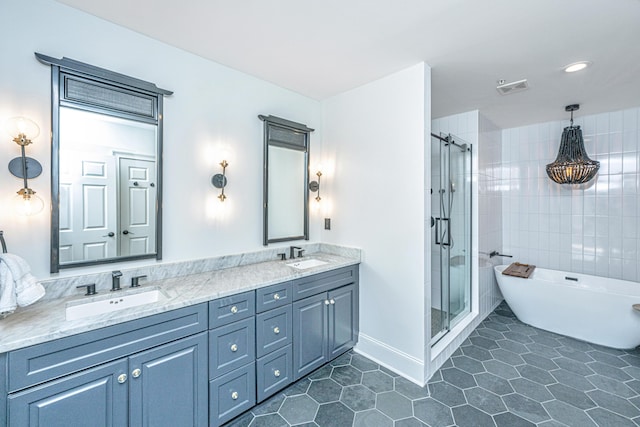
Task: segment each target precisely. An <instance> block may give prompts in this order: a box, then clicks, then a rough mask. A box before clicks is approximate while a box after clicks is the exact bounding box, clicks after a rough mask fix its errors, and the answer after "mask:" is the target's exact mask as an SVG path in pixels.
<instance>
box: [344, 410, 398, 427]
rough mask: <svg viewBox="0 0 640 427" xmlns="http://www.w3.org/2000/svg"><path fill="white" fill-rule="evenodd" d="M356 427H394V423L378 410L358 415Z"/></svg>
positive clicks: (354, 422)
mask: <svg viewBox="0 0 640 427" xmlns="http://www.w3.org/2000/svg"><path fill="white" fill-rule="evenodd" d="M353 425H354V427H393V421H392V420H391V419H390V418H389V417H387V416H386V415H384V414H383V413H382V412H380V411H378V410H376V409H370V410H368V411H363V412H358V413H356V417H355V420H354V421H353Z"/></svg>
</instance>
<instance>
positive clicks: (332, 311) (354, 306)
mask: <svg viewBox="0 0 640 427" xmlns="http://www.w3.org/2000/svg"><path fill="white" fill-rule="evenodd" d="M356 342H358V293H357V287H356V285H349V286H343V287H341V288H338V289H334V290H333V291H331V292H329V360H331V359H333V358H335V357H337V356H339V355H340V354H342V353H344V352H345V351H347V350H349V349H350V348H352V347H353V346H355V345H356Z"/></svg>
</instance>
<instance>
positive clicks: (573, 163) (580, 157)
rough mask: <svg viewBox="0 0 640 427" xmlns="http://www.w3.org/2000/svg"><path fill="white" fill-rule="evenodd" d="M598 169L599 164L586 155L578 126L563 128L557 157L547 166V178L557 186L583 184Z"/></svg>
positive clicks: (594, 174)
mask: <svg viewBox="0 0 640 427" xmlns="http://www.w3.org/2000/svg"><path fill="white" fill-rule="evenodd" d="M572 121H573V120H572ZM599 169H600V162H598V161H596V160H591V159H590V158H589V156H588V155H587V151H586V150H585V148H584V139H583V138H582V130H581V129H580V126H573V125H572V126H568V127H566V128H564V130H563V131H562V140H561V142H560V149H559V150H558V157H556V160H555V161H554V162H553V163H549V164H548V165H547V175H549V178H551V180H553V181H554V182H557V183H558V184H583V183H585V182H588V181H590V180H591V179H592V178H593V177H594V176H596V174H597V173H598V170H599Z"/></svg>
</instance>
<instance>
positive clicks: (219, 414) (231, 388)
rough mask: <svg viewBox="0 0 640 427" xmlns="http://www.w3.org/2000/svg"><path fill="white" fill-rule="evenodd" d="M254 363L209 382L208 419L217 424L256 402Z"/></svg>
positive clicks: (212, 423)
mask: <svg viewBox="0 0 640 427" xmlns="http://www.w3.org/2000/svg"><path fill="white" fill-rule="evenodd" d="M255 369H256V365H255V363H251V364H249V365H247V366H243V367H242V368H240V369H236V370H235V371H233V372H230V373H228V374H226V375H224V376H222V377H220V378H218V379H216V380H213V381H211V382H210V383H209V405H210V412H209V420H210V425H211V426H219V425H222V424H224V423H225V422H227V421H229V420H230V419H232V418H234V417H235V416H237V415H239V414H241V413H243V412H244V411H246V410H247V409H249V408H251V407H252V406H253V405H255V404H256V371H255Z"/></svg>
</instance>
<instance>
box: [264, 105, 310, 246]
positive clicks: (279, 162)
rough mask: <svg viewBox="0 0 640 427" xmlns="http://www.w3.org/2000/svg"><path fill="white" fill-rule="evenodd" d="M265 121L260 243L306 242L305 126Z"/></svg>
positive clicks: (307, 201)
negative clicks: (261, 235) (261, 237)
mask: <svg viewBox="0 0 640 427" xmlns="http://www.w3.org/2000/svg"><path fill="white" fill-rule="evenodd" d="M258 117H259V118H260V120H262V121H263V122H264V180H263V182H264V204H263V216H264V239H263V244H264V245H265V246H266V245H268V244H269V243H277V242H286V241H290V240H309V190H308V188H307V185H308V184H307V183H308V182H309V134H310V133H311V132H313V129H311V128H308V127H307V126H306V125H303V124H300V123H296V122H292V121H290V120H286V119H281V118H279V117H274V116H262V115H261V116H258Z"/></svg>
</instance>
